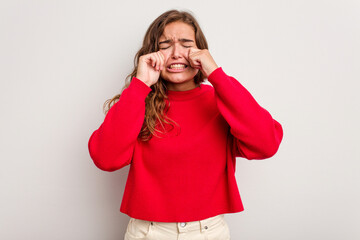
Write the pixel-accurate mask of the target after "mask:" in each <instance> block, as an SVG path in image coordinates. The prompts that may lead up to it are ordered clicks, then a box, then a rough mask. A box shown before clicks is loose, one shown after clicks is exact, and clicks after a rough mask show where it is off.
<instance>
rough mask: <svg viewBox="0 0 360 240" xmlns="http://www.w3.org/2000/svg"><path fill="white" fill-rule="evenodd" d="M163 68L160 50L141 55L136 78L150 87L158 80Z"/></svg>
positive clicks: (162, 57) (162, 56)
mask: <svg viewBox="0 0 360 240" xmlns="http://www.w3.org/2000/svg"><path fill="white" fill-rule="evenodd" d="M163 68H164V55H163V54H162V53H161V52H160V51H157V52H152V53H148V54H146V55H142V56H140V58H139V63H138V67H137V74H136V78H138V79H139V80H141V81H142V82H144V83H145V84H146V85H148V86H149V87H150V86H151V85H153V84H155V83H156V82H157V81H158V80H159V77H160V72H161V70H162V69H163Z"/></svg>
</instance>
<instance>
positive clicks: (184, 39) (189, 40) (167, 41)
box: [159, 38, 194, 45]
mask: <svg viewBox="0 0 360 240" xmlns="http://www.w3.org/2000/svg"><path fill="white" fill-rule="evenodd" d="M178 40H179V42H183V43H184V42H194V41H193V40H191V39H186V38H179V39H178ZM171 42H173V40H172V39H168V40H165V41H162V42H159V45H160V44H163V43H171Z"/></svg>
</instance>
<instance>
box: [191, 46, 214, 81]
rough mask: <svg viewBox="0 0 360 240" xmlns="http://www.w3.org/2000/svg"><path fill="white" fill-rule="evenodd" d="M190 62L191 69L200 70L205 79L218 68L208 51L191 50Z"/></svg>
mask: <svg viewBox="0 0 360 240" xmlns="http://www.w3.org/2000/svg"><path fill="white" fill-rule="evenodd" d="M188 61H189V63H190V65H191V67H193V68H196V69H200V70H201V72H202V73H203V74H204V75H205V77H208V76H209V75H210V74H211V73H212V72H213V71H214V70H215V69H217V68H218V66H217V65H216V62H215V60H214V59H213V57H212V56H211V54H210V52H209V50H208V49H197V48H190V49H189V53H188Z"/></svg>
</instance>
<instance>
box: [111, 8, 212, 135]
mask: <svg viewBox="0 0 360 240" xmlns="http://www.w3.org/2000/svg"><path fill="white" fill-rule="evenodd" d="M177 21H181V22H183V23H186V24H189V25H190V26H191V27H193V29H194V31H195V40H196V45H197V47H198V48H199V49H208V44H207V41H206V38H205V36H204V34H203V32H202V30H201V28H200V26H199V24H198V22H197V21H196V19H195V17H194V16H193V15H192V14H190V13H189V12H187V11H178V10H169V11H167V12H164V13H163V14H161V15H160V16H159V17H158V18H156V19H155V20H154V21H153V22H152V23H151V24H150V26H149V28H148V29H147V31H146V34H145V37H144V40H143V44H142V47H141V48H140V50H139V51H138V52H137V53H136V55H135V58H134V69H133V71H132V73H131V74H129V75H128V76H127V77H126V78H125V85H124V87H123V88H122V90H121V93H122V92H123V91H124V89H126V88H127V87H128V86H129V85H130V82H131V80H132V79H133V77H135V76H136V74H137V67H138V63H139V58H140V56H142V55H145V54H148V53H152V52H156V51H159V38H160V36H161V35H162V34H163V32H164V29H165V26H166V25H167V24H169V23H172V22H177ZM205 78H206V77H205V76H204V75H203V74H202V72H201V71H199V72H198V73H197V74H196V76H195V77H194V82H195V84H196V86H199V85H200V83H202V82H204V81H205ZM150 88H151V89H152V91H151V92H150V93H149V94H148V95H147V97H146V99H145V117H144V122H143V125H142V127H141V131H140V133H139V135H138V138H139V139H140V140H142V141H148V140H150V139H151V137H152V135H154V136H157V137H160V136H159V135H157V134H156V133H166V129H165V127H164V124H169V125H170V126H171V130H172V129H173V128H174V124H176V125H178V124H177V123H176V122H175V121H173V120H172V119H170V118H169V117H167V116H166V112H167V111H168V109H169V107H170V102H169V101H165V99H167V95H166V90H167V88H166V84H165V80H164V79H162V78H161V76H160V77H159V80H158V81H157V82H156V83H155V84H153V85H152V86H151V87H150ZM121 93H120V94H117V95H115V96H114V97H113V98H112V99H108V100H106V102H105V103H104V113H105V115H106V114H107V112H108V111H109V110H110V108H111V107H112V106H113V105H114V104H115V103H116V102H117V101H118V100H119V98H120V96H121ZM166 103H168V104H166ZM158 125H160V126H161V128H162V129H163V130H164V131H160V130H159V129H158V127H157V126H158ZM171 130H170V131H171Z"/></svg>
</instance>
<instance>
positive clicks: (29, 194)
mask: <svg viewBox="0 0 360 240" xmlns="http://www.w3.org/2000/svg"><path fill="white" fill-rule="evenodd" d="M140 7H141V8H140ZM171 8H178V9H188V10H191V11H192V12H193V13H194V15H195V16H196V17H197V19H198V20H199V22H200V25H201V26H202V28H203V30H204V33H205V35H206V37H207V39H208V42H209V46H210V52H211V54H212V55H213V57H214V59H215V61H216V62H217V64H218V65H219V66H221V67H223V69H224V71H225V72H226V73H227V74H228V75H231V76H234V77H235V78H236V79H237V80H238V81H239V82H241V83H242V84H243V85H244V86H245V87H246V88H247V89H248V90H249V91H250V92H251V93H252V94H253V96H254V97H255V99H256V100H257V101H258V102H259V103H260V105H262V106H263V107H264V108H266V109H267V110H268V111H269V112H270V113H271V114H272V116H273V117H274V118H275V119H277V120H278V121H279V122H280V123H281V124H282V126H283V128H284V139H283V142H282V144H281V146H280V149H279V151H278V153H277V154H276V155H275V156H274V157H272V158H271V159H267V160H264V161H248V160H246V159H241V158H238V159H237V169H236V178H237V180H238V185H239V189H240V194H241V196H242V199H243V203H244V206H245V211H243V212H241V213H236V214H228V215H226V219H227V221H228V222H229V226H230V230H231V235H232V238H233V239H246V240H253V239H254V240H255V239H256V240H268V239H277V240H282V239H284V240H289V239H294V240H296V239H299V240H300V239H327V240H331V239H342V240H343V239H351V240H352V239H358V238H360V232H359V225H358V224H359V222H360V219H359V217H360V210H359V207H358V203H359V200H360V199H359V195H360V194H359V180H360V177H359V174H358V172H359V166H360V164H359V160H360V156H359V148H356V146H357V145H359V135H360V131H359V125H358V123H359V122H360V119H359V118H360V117H359V103H360V101H359V100H360V99H359V98H360V97H359V95H358V94H357V93H358V91H359V83H358V82H359V80H360V70H359V69H360V68H359V66H360V58H359V54H360V44H359V42H360V24H359V23H360V21H359V20H360V3H359V1H356V0H353V1H351V0H347V1H325V0H324V1H320V0H312V1H310V0H307V1H295V0H291V1H285V0H283V1H280V0H273V1H264V0H263V1H254V0H251V1H250V0H249V1H212V2H207V3H205V2H202V3H200V1H199V2H196V1H192V0H191V1H187V0H183V1H157V0H155V1H141V2H140V1H128V2H126V3H124V2H122V1H89V0H86V1H85V0H71V1H70V0H66V1H49V0H48V1H45V0H44V1H35V0H33V1H25V0H23V1H14V0H12V1H1V3H0V18H1V21H0V27H1V31H0V34H1V38H0V41H1V44H0V66H1V67H0V68H1V71H0V74H1V75H0V79H1V86H0V89H1V94H0V99H1V101H0V106H1V109H0V110H1V119H0V121H1V122H0V123H1V124H0V132H1V134H0V151H1V169H0V194H1V196H0V203H1V205H0V209H1V210H0V211H1V212H0V239H19V240H22V239H37V240H42V239H44V240H45V239H46V240H48V239H67V240H70V239H74V240H75V239H87V240H92V239H94V240H98V239H109V240H115V239H122V238H123V234H124V232H125V228H126V225H127V223H128V220H129V217H128V216H127V215H124V214H122V213H120V212H119V208H120V202H121V199H122V194H123V190H124V186H125V181H126V178H127V174H128V170H129V168H128V166H127V167H125V168H123V169H121V170H119V171H116V172H113V173H108V172H103V171H101V170H99V169H97V168H96V167H95V165H94V164H93V162H92V160H91V159H90V157H89V154H88V149H87V142H88V139H89V137H90V135H91V133H92V132H93V131H94V130H95V129H97V128H98V127H99V126H100V124H101V123H102V121H103V119H104V114H103V113H102V104H103V103H104V101H105V100H106V99H108V98H111V97H113V96H114V95H115V94H117V93H119V91H120V90H121V87H122V86H123V84H124V78H125V76H126V75H127V74H129V73H130V71H131V69H132V62H133V56H134V54H135V53H136V51H137V50H138V49H139V48H140V46H141V42H142V38H143V36H144V34H145V31H146V29H147V27H148V26H149V24H150V23H151V22H152V21H153V20H154V19H155V18H156V17H157V16H158V15H160V14H161V13H162V12H164V11H166V10H169V9H171Z"/></svg>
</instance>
